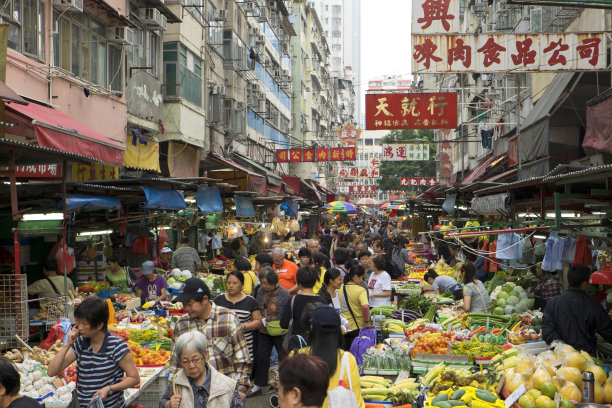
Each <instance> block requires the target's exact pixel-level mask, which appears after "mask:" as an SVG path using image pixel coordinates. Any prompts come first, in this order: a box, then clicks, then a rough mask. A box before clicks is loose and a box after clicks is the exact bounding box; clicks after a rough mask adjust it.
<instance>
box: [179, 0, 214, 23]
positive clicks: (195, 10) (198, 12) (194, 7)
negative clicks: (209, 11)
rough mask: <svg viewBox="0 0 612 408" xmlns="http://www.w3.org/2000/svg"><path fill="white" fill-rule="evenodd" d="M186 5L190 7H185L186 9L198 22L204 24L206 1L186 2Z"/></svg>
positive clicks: (192, 0)
mask: <svg viewBox="0 0 612 408" xmlns="http://www.w3.org/2000/svg"><path fill="white" fill-rule="evenodd" d="M184 5H185V6H189V7H185V9H186V10H188V11H189V13H191V15H192V16H193V17H194V18H195V19H196V20H198V21H199V22H200V23H202V24H204V14H203V13H204V0H185V3H184ZM209 21H210V20H209Z"/></svg>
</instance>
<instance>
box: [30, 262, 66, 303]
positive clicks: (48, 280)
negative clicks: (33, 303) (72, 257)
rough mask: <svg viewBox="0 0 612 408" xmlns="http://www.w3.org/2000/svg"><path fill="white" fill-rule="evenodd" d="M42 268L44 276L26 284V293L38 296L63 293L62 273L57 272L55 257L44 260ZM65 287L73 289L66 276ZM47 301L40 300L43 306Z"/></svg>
mask: <svg viewBox="0 0 612 408" xmlns="http://www.w3.org/2000/svg"><path fill="white" fill-rule="evenodd" d="M42 270H43V274H44V275H45V277H44V278H43V279H39V280H37V281H36V282H34V283H33V284H31V285H30V286H28V294H29V295H35V296H38V297H40V298H47V297H52V296H59V295H64V294H65V292H64V275H58V274H57V262H56V261H55V259H53V258H49V259H47V260H45V262H44V264H43V268H42ZM66 288H67V289H68V290H73V289H74V285H73V284H72V281H71V280H70V278H66ZM47 302H48V301H45V300H41V301H40V304H41V306H43V305H44V304H46V303H47Z"/></svg>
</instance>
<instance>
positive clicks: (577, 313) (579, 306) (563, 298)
mask: <svg viewBox="0 0 612 408" xmlns="http://www.w3.org/2000/svg"><path fill="white" fill-rule="evenodd" d="M590 276H591V270H590V269H589V267H588V266H585V265H580V264H578V265H572V267H571V268H570V269H569V272H568V273H567V282H568V283H569V286H570V288H569V289H568V290H567V291H566V292H565V293H563V294H562V295H559V296H556V297H554V298H552V299H550V300H549V301H548V303H547V304H546V309H544V316H543V317H542V337H543V338H544V340H545V341H546V343H548V344H550V343H552V342H553V341H554V340H561V341H563V342H565V343H566V344H569V345H570V346H572V347H574V348H575V349H576V350H581V351H582V350H584V351H586V352H587V353H589V354H595V352H596V351H597V337H596V336H595V333H596V332H597V333H598V334H599V335H600V336H601V337H603V338H604V340H605V341H607V342H608V343H612V320H610V317H609V316H608V314H607V313H606V311H605V310H604V308H603V307H602V306H601V305H600V304H599V303H597V301H596V300H595V299H592V298H591V297H589V296H588V295H587V294H586V289H587V286H588V283H589V277H590Z"/></svg>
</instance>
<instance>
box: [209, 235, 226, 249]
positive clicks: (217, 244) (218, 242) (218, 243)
mask: <svg viewBox="0 0 612 408" xmlns="http://www.w3.org/2000/svg"><path fill="white" fill-rule="evenodd" d="M222 241H223V240H222V239H221V235H219V234H215V236H214V237H212V244H211V246H212V249H213V250H215V249H221V248H223V242H222Z"/></svg>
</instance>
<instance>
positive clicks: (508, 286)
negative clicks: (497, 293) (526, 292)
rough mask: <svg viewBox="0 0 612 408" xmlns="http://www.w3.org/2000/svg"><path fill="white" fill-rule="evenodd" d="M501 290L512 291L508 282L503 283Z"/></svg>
mask: <svg viewBox="0 0 612 408" xmlns="http://www.w3.org/2000/svg"><path fill="white" fill-rule="evenodd" d="M502 290H503V291H504V292H506V293H510V292H512V286H510V283H504V284H503V285H502Z"/></svg>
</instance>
